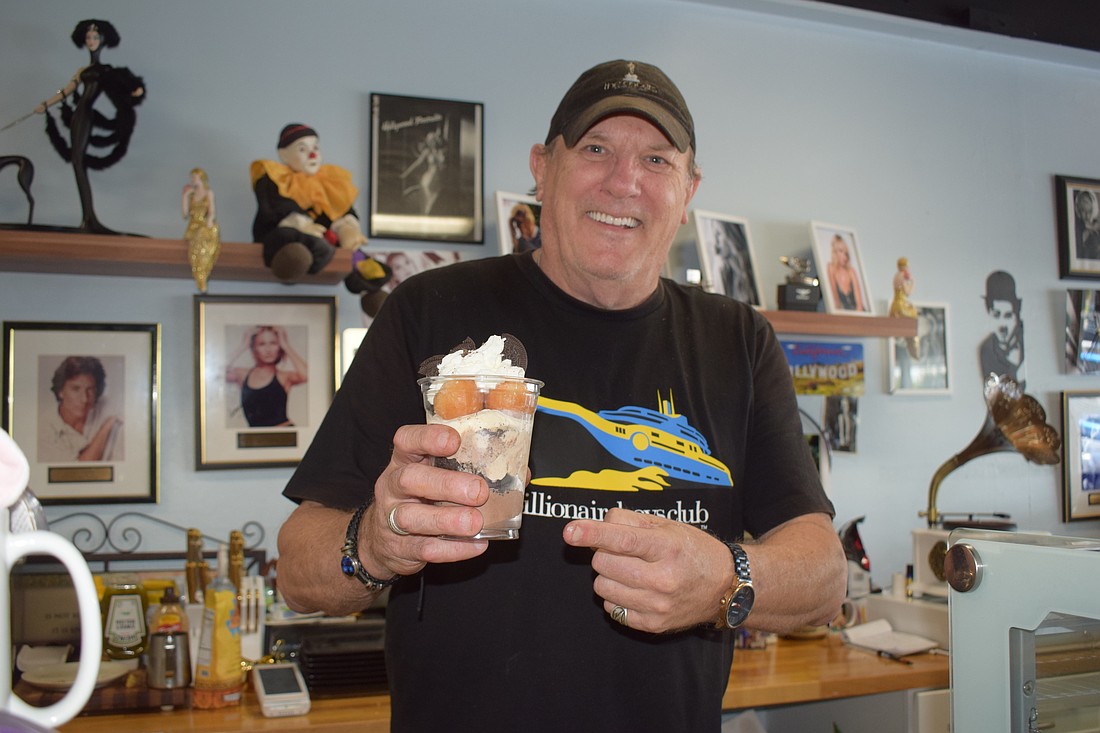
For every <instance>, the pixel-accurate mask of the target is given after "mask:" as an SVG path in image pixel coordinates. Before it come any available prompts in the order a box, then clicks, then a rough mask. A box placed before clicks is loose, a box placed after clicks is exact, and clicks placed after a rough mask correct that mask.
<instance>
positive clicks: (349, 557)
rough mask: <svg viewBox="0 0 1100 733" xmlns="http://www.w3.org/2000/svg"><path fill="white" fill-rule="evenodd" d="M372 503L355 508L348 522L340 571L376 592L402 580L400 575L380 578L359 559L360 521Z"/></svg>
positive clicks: (368, 502) (341, 552)
mask: <svg viewBox="0 0 1100 733" xmlns="http://www.w3.org/2000/svg"><path fill="white" fill-rule="evenodd" d="M370 505H371V502H370V501H367V502H366V503H364V504H362V505H361V506H360V507H359V508H358V509H356V510H355V514H352V515H351V521H350V522H348V532H347V535H346V536H345V538H344V547H343V548H342V549H341V550H340V554H341V555H342V557H341V558H340V571H341V572H342V573H343V574H344V575H346V576H348V577H349V578H355V579H356V580H358V581H359V582H360V583H362V584H363V585H365V586H366V587H367V590H369V591H372V592H376V591H380V590H382V589H383V588H388V587H389V586H391V585H393V584H394V583H396V582H397V581H398V580H400V578H401V576H400V575H395V576H393V577H392V578H390V579H389V580H379V579H378V578H376V577H374V576H373V575H371V574H370V573H368V572H367V569H366V568H364V567H363V563H362V562H360V561H359V523H360V522H361V521H362V519H363V512H365V511H367V507H369V506H370Z"/></svg>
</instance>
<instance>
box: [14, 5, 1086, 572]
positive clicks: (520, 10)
mask: <svg viewBox="0 0 1100 733" xmlns="http://www.w3.org/2000/svg"><path fill="white" fill-rule="evenodd" d="M728 2H730V3H731V4H738V3H734V2H733V0H728ZM738 5H740V4H738ZM768 5H769V3H766V2H755V3H746V4H745V5H744V6H745V7H752V8H756V9H759V8H760V7H764V8H766V7H767V6H768ZM776 5H777V6H778V7H780V8H781V9H782V10H783V11H784V12H783V14H781V15H770V14H768V13H762V12H755V10H744V9H740V8H736V7H717V6H714V5H704V4H695V3H689V2H681V1H673V0H640V1H639V0H561V1H560V2H557V3H553V4H546V3H539V4H534V3H530V4H523V3H517V2H514V1H512V2H504V1H502V0H469V1H468V2H464V3H454V2H448V1H444V0H410V1H408V2H404V3H380V2H366V3H364V2H358V1H353V0H341V1H336V0H329V1H327V2H324V3H317V4H314V5H312V6H309V7H308V8H307V7H306V6H304V5H302V4H301V3H291V2H288V1H287V0H267V1H266V2H260V1H259V0H238V1H237V2H232V3H225V2H216V1H214V0H197V1H195V2H190V3H150V2H137V1H136V0H101V1H100V2H99V3H98V4H97V5H96V7H95V9H94V10H89V9H86V5H85V4H84V3H77V2H73V1H72V0H67V1H62V0H39V2H36V3H11V4H9V5H8V6H7V7H6V8H5V13H4V20H3V23H2V25H0V38H2V39H3V43H2V44H0V68H4V69H5V70H6V73H5V74H4V75H3V77H2V78H0V99H2V100H4V101H3V115H2V117H3V118H4V119H3V120H0V122H6V121H7V119H9V118H15V117H17V116H19V115H20V114H22V113H23V112H24V111H28V110H29V109H31V108H32V107H33V106H34V105H35V104H37V103H38V101H39V100H41V99H43V98H44V97H45V96H47V95H49V94H50V93H51V92H53V90H55V89H57V88H58V87H59V86H61V85H63V84H64V83H65V82H66V81H67V80H68V79H69V77H70V76H71V75H72V74H73V73H74V71H75V70H76V69H77V68H78V67H79V66H80V65H82V64H84V63H86V58H87V57H86V53H85V52H84V51H80V50H77V49H75V48H74V47H73V46H72V44H71V43H70V41H69V39H68V36H69V33H70V32H71V30H72V27H73V26H74V25H75V23H76V22H77V21H78V20H80V19H82V18H84V17H87V16H88V15H89V14H94V16H95V17H102V18H105V19H107V20H110V21H111V22H112V23H114V24H115V25H116V27H117V28H118V29H119V32H120V34H121V36H122V43H121V45H120V47H119V48H117V49H108V50H106V51H104V54H103V58H102V60H103V61H104V62H105V63H112V64H116V65H125V66H130V67H131V68H132V69H133V70H134V71H135V72H136V73H138V74H141V75H143V76H144V77H145V80H146V83H147V87H148V99H147V101H146V102H145V104H144V105H142V106H141V107H140V108H139V109H138V125H137V129H136V132H135V135H134V140H133V143H132V145H131V149H130V152H129V154H128V155H127V157H126V158H125V159H123V160H122V162H121V163H119V164H118V165H117V166H115V167H114V168H111V169H109V170H107V171H104V172H101V173H94V174H93V189H94V192H95V196H96V209H97V212H98V213H99V215H100V218H101V219H102V220H103V221H104V222H105V223H106V224H107V225H108V226H112V227H114V228H120V229H124V230H126V231H131V232H139V233H143V234H148V235H151V236H159V237H178V236H180V235H181V234H182V232H183V221H182V220H181V218H180V214H179V211H178V206H179V191H180V189H181V186H182V185H183V184H184V183H185V181H186V177H187V173H188V171H189V170H190V169H191V168H192V167H194V166H202V167H204V168H205V169H206V170H207V172H208V173H209V175H210V179H211V182H212V185H213V187H214V189H215V191H216V192H217V195H218V204H219V206H218V211H219V218H220V220H221V223H222V232H223V238H224V239H226V240H230V241H248V240H249V239H251V236H250V225H251V218H252V215H253V213H254V211H255V204H254V200H253V198H252V193H251V190H250V188H249V184H248V178H247V170H248V164H249V162H250V161H251V160H253V159H255V158H261V157H271V156H272V155H273V153H274V141H275V138H276V136H277V133H278V130H279V129H280V128H281V127H282V126H283V125H284V124H286V123H288V122H291V121H302V122H306V123H308V124H311V125H313V126H314V127H316V128H317V129H318V131H319V132H320V134H321V140H322V146H323V149H324V152H325V154H326V156H327V159H328V160H329V162H334V163H339V164H341V165H344V166H345V167H348V168H350V169H351V170H352V171H353V172H354V175H355V179H356V182H357V183H358V185H359V187H360V189H361V194H360V200H359V204H358V208H359V210H360V213H364V212H365V211H366V210H367V208H368V207H367V199H366V194H367V185H366V178H367V175H368V154H369V141H368V134H369V133H368V130H369V123H370V115H369V94H370V92H386V93H396V94H406V95H412V96H426V97H442V98H451V99H460V100H468V101H480V102H484V103H485V143H486V145H485V190H486V194H487V201H491V197H492V192H493V191H494V190H497V189H504V190H511V191H522V190H526V188H527V187H528V185H529V182H530V176H529V174H528V171H527V152H528V150H529V148H530V145H531V143H533V142H536V141H540V140H541V139H542V138H543V137H544V135H545V131H546V127H547V124H548V121H549V118H550V115H551V113H552V112H553V108H554V105H555V104H556V102H557V100H558V98H559V97H560V95H561V94H562V92H563V91H564V90H565V88H566V87H567V86H568V85H569V84H570V83H571V82H572V80H573V79H574V78H575V77H576V75H577V74H578V73H579V72H580V71H582V70H583V69H585V68H587V67H588V66H590V65H592V64H593V63H596V62H599V61H602V60H606V59H609V58H617V57H636V58H641V59H644V60H648V61H651V62H654V63H656V64H658V65H660V66H661V67H663V68H664V69H665V70H666V71H667V72H668V73H669V74H670V75H671V76H672V77H673V78H674V79H676V80H677V82H678V84H679V85H680V87H681V89H682V91H683V92H684V95H685V96H686V98H687V99H688V101H689V103H690V105H691V107H692V111H693V113H694V115H695V119H696V124H697V128H698V143H699V156H700V162H701V164H702V166H703V169H704V183H703V185H702V187H701V189H700V191H699V194H698V196H697V197H696V200H695V205H696V206H697V207H698V208H700V209H707V210H712V211H719V212H726V213H730V214H735V215H740V216H745V217H748V219H749V222H750V227H751V230H752V234H753V238H754V240H755V244H756V248H757V257H758V260H759V266H760V269H761V270H762V287H763V289H764V292H765V294H766V297H767V298H768V299H769V300H770V299H771V298H773V297H774V285H775V284H776V283H777V282H779V281H781V280H782V276H783V273H782V270H783V268H782V266H781V265H780V264H779V263H778V261H777V257H778V256H779V255H781V254H793V253H797V252H800V251H806V250H807V249H808V246H809V240H808V231H809V224H808V223H809V221H810V220H811V219H820V220H825V221H831V222H836V223H842V224H847V225H850V226H852V227H854V228H855V229H856V230H857V232H858V233H859V235H860V238H861V240H862V248H863V255H864V257H865V261H866V268H867V273H868V277H869V279H870V283H871V290H872V294H873V295H874V296H875V300H876V307H878V308H884V307H885V303H886V300H887V298H888V297H889V296H890V292H889V291H890V282H891V278H892V276H893V272H894V263H895V261H896V259H897V258H898V257H899V256H903V255H904V256H907V257H908V258H909V260H910V263H911V268H912V271H913V273H914V276H915V278H916V280H917V285H916V292H915V293H914V298H915V299H917V300H924V301H941V302H946V303H948V304H949V306H950V309H951V310H950V315H951V320H950V323H949V327H950V338H951V343H952V346H953V353H952V355H951V356H952V362H951V367H952V370H953V371H952V377H953V379H954V384H955V390H954V393H953V394H952V395H951V396H950V397H926V398H911V397H901V396H890V395H887V394H886V393H885V386H884V381H885V376H884V374H885V368H886V364H885V352H884V347H883V345H882V344H881V342H880V341H878V340H874V339H868V340H865V341H864V347H865V356H866V367H867V378H868V383H867V395H866V396H865V397H864V398H863V399H862V401H861V403H860V410H859V413H860V430H859V452H858V453H857V454H854V455H851V454H839V455H837V456H835V459H834V465H833V470H832V496H833V499H834V501H835V503H836V506H837V510H838V523H839V522H841V521H844V520H846V519H849V518H852V517H854V516H858V515H862V514H865V515H866V516H867V519H866V520H865V521H864V523H863V524H862V525H861V532H862V535H863V539H864V542H865V545H866V546H867V549H868V552H869V553H870V555H871V558H872V563H873V566H872V569H873V574H874V579H875V581H876V582H877V583H880V584H888V583H889V574H890V572H892V571H895V570H900V569H902V568H903V567H904V565H905V563H906V562H907V561H908V556H909V531H910V530H911V529H913V528H915V527H919V526H921V523H922V521H923V520H921V519H919V518H918V516H917V512H918V510H920V509H922V508H923V507H924V506H925V502H926V493H927V488H928V482H929V479H930V478H931V475H932V473H933V472H934V471H935V470H936V468H937V467H938V466H939V465H940V463H942V462H943V461H944V460H946V459H947V458H948V457H949V456H951V455H953V454H954V453H955V452H957V451H959V450H960V449H961V448H962V447H963V446H964V445H966V444H967V443H968V442H969V441H970V439H971V438H972V437H973V436H974V434H975V433H976V432H977V431H978V428H979V426H980V425H981V423H982V420H983V418H984V411H985V408H984V403H983V400H982V398H981V391H980V390H981V388H980V379H979V375H978V365H977V346H978V343H979V342H980V340H981V339H982V338H983V336H984V335H985V333H987V332H988V326H987V324H986V322H985V312H984V307H983V306H982V302H981V298H980V296H981V294H982V292H983V289H984V281H985V277H986V275H987V274H988V273H989V272H990V271H992V270H994V269H1000V268H1004V269H1007V270H1009V271H1010V272H1011V273H1012V274H1013V275H1014V276H1015V277H1016V281H1017V284H1018V287H1019V290H1020V294H1021V296H1022V298H1023V318H1024V323H1025V325H1026V328H1027V335H1026V347H1027V378H1028V391H1029V392H1030V393H1031V394H1033V395H1034V396H1035V397H1036V398H1038V399H1039V401H1040V402H1041V403H1042V404H1043V405H1044V406H1045V407H1046V409H1047V412H1048V415H1049V421H1050V422H1051V423H1052V424H1055V425H1056V427H1058V428H1059V432H1060V431H1061V426H1060V418H1059V399H1060V398H1059V395H1060V392H1061V391H1062V390H1070V389H1095V388H1097V386H1098V382H1097V380H1096V379H1094V378H1084V377H1070V376H1066V375H1064V374H1063V373H1062V367H1061V353H1062V334H1063V301H1064V297H1065V296H1064V291H1065V289H1066V288H1067V287H1068V286H1070V285H1071V284H1070V283H1068V282H1065V281H1060V280H1059V278H1058V266H1057V254H1056V246H1055V229H1054V227H1055V223H1054V213H1053V193H1052V192H1053V186H1052V176H1053V175H1054V174H1056V173H1063V174H1071V175H1081V176H1088V177H1096V178H1100V147H1098V146H1096V145H1095V144H1094V141H1095V138H1096V134H1095V126H1096V120H1098V119H1100V109H1098V108H1100V63H1097V64H1096V65H1095V66H1093V67H1091V68H1089V67H1087V66H1081V65H1069V64H1062V63H1054V62H1050V61H1044V60H1036V59H1033V58H1026V57H1025V56H1023V55H1005V54H1001V53H995V52H990V51H984V50H975V49H973V48H964V47H962V46H959V45H952V44H948V43H939V42H933V41H928V40H912V39H909V38H905V37H900V36H899V35H896V34H884V33H880V32H875V31H868V30H859V29H853V28H845V27H842V26H838V25H835V24H831V23H821V22H817V21H816V20H802V19H799V18H797V17H796V18H790V17H786V16H787V15H789V14H790V13H791V8H792V7H794V8H797V7H798V6H797V5H796V4H793V3H789V2H777V3H776ZM815 17H816V16H815ZM1021 43H1022V42H1021ZM1022 47H1024V48H1028V49H1031V48H1033V47H1034V45H1033V44H1027V45H1026V46H1022ZM0 153H21V154H25V155H28V156H30V157H31V158H32V159H33V160H34V163H35V166H36V169H37V177H36V179H35V183H34V193H35V196H36V198H37V200H38V209H37V212H36V221H37V222H39V223H50V224H59V225H73V224H75V223H77V221H78V220H79V214H80V209H79V203H78V200H77V197H76V191H75V186H74V184H73V179H72V174H71V171H70V169H69V168H68V167H67V166H66V165H65V164H64V163H63V162H62V161H61V160H60V158H59V157H58V156H57V155H56V153H54V151H53V150H52V149H51V148H50V147H49V144H48V142H47V140H46V137H45V135H44V134H43V132H42V129H41V118H35V119H33V120H28V121H27V122H24V123H23V124H22V125H20V126H18V127H16V128H14V129H12V130H9V131H7V132H5V133H2V137H0ZM486 216H487V223H488V227H487V231H486V239H487V245H486V247H485V250H484V251H485V252H486V253H489V252H493V251H495V247H496V245H495V242H496V235H497V232H496V221H495V215H494V213H493V211H492V206H491V205H487V207H486ZM24 217H25V204H24V202H23V200H22V196H21V194H20V192H19V191H18V189H17V188H16V186H15V183H14V181H13V174H12V173H10V172H3V173H0V221H13V222H17V221H20V220H21V219H23V218H24ZM374 245H375V246H377V247H378V248H379V249H387V248H394V247H396V246H401V243H399V242H392V241H390V242H387V241H378V242H375V243H374ZM459 248H460V249H463V250H464V251H467V252H471V251H480V250H477V248H472V247H459ZM1073 286H1074V287H1082V286H1085V287H1087V283H1086V284H1082V283H1077V284H1074V285H1073ZM193 291H194V288H193V285H191V283H189V282H188V281H185V280H155V281H154V280H149V281H146V280H142V279H137V278H105V277H78V276H51V275H46V274H43V275H16V274H10V273H0V318H2V319H5V320H47V321H76V320H88V321H95V322H110V321H135V320H136V321H140V322H150V321H158V322H160V323H162V324H163V333H164V346H163V364H164V368H163V374H162V379H163V393H164V399H163V403H162V418H163V424H162V428H163V435H162V440H161V451H162V457H163V463H162V471H161V502H160V504H159V505H157V506H138V507H133V506H128V507H95V508H94V510H95V511H96V512H97V513H100V514H101V515H102V516H104V517H110V516H113V515H115V514H117V513H118V512H119V511H122V510H124V509H138V510H148V511H150V512H151V513H154V514H155V515H156V516H158V517H161V518H164V519H166V520H168V521H172V522H175V523H177V524H182V525H184V526H189V525H194V526H199V527H201V528H202V529H203V530H204V531H205V532H206V533H208V534H211V535H215V536H225V535H227V534H228V531H229V530H230V529H231V528H235V527H238V526H240V524H241V523H242V522H243V521H245V520H246V519H255V520H258V521H260V522H261V523H262V524H264V525H265V526H266V527H267V530H268V534H267V539H266V540H265V545H266V546H267V547H268V548H269V549H270V550H274V537H275V530H276V528H277V526H278V524H279V523H280V522H281V521H282V519H283V518H284V517H285V516H286V514H287V513H288V512H289V510H290V508H291V507H290V504H289V502H286V501H285V500H283V499H282V498H281V497H280V496H279V491H280V490H281V488H282V486H283V484H284V482H285V481H286V479H287V477H288V475H289V471H286V470H275V469H270V470H248V471H215V472H196V471H194V458H193V456H194V438H193V420H194V417H193V415H194V413H193V407H192V402H193V400H192V380H193V368H194V367H193V348H192V335H191V334H192V332H191V311H190V305H191V295H192V293H193ZM211 292H213V293H219V294H227V293H244V294H284V293H294V294H314V293H336V294H338V295H339V297H340V322H341V327H347V326H352V325H358V319H359V316H358V304H357V301H356V300H355V298H354V297H353V296H351V295H350V294H349V293H347V292H346V291H345V290H344V288H343V286H342V285H340V286H334V287H301V286H296V287H294V288H293V289H288V288H287V287H285V286H282V285H277V284H274V283H272V284H263V283H251V284H246V283H234V282H219V281H217V280H215V281H214V283H213V284H212V286H211ZM803 404H804V406H805V407H806V409H808V410H810V411H811V412H813V413H814V414H820V409H821V406H820V404H819V403H818V402H817V401H815V400H813V399H806V398H804V403H803ZM1060 487H1061V478H1060V470H1059V468H1057V467H1038V466H1033V465H1031V464H1027V463H1026V462H1025V461H1024V460H1023V459H1022V458H1021V457H1020V456H1018V455H1008V454H1002V455H997V456H992V457H988V458H983V459H981V460H979V461H976V462H974V463H971V464H969V465H967V466H965V467H964V468H962V469H960V470H959V471H957V472H956V473H954V474H953V475H952V476H951V477H950V478H948V479H947V481H946V482H945V484H944V487H943V490H942V492H941V498H940V502H939V505H940V508H941V509H943V510H952V509H958V510H967V511H991V510H997V511H1005V512H1009V513H1011V514H1012V515H1013V516H1014V518H1015V519H1016V521H1017V522H1018V523H1019V524H1020V526H1021V528H1026V529H1041V530H1050V531H1053V532H1056V533H1061V534H1079V535H1092V536H1097V535H1100V523H1097V522H1085V523H1075V524H1073V525H1066V524H1062V523H1061V522H1060V491H1061V488H1060ZM65 513H67V508H65V507H53V508H51V510H50V512H49V514H50V516H51V517H57V516H61V515H63V514H65ZM152 534H155V531H153V532H152Z"/></svg>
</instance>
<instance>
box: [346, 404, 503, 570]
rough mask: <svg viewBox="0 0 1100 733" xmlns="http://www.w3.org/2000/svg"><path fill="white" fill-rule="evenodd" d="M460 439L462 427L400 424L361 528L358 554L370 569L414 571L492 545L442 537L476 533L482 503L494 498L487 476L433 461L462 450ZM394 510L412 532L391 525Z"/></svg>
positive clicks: (399, 523) (398, 522) (397, 520)
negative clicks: (462, 470)
mask: <svg viewBox="0 0 1100 733" xmlns="http://www.w3.org/2000/svg"><path fill="white" fill-rule="evenodd" d="M459 443H460V438H459V435H458V433H457V432H455V430H454V429H452V428H449V427H447V426H445V425H406V426H404V427H402V428H399V429H398V431H397V433H396V434H395V435H394V438H393V454H392V456H391V458H390V463H389V465H388V466H386V469H385V470H384V471H383V472H382V474H381V475H380V476H379V477H378V481H377V482H376V483H375V488H374V503H373V504H371V506H370V508H369V509H368V510H367V512H366V514H365V515H364V518H363V524H362V527H361V529H360V537H359V557H360V560H361V562H362V563H363V564H364V566H365V567H366V568H367V572H369V573H370V574H371V575H374V576H375V577H379V578H385V577H390V576H391V575H392V574H394V573H397V574H399V575H412V574H413V573H416V572H418V571H420V570H421V569H422V568H423V567H424V566H425V565H426V564H427V563H430V562H431V563H440V562H460V561H462V560H469V559H470V558H473V557H477V556H478V555H480V554H482V553H483V552H485V550H486V549H487V548H488V546H489V543H488V541H487V540H471V541H469V542H464V541H455V540H446V539H442V538H441V535H445V536H452V537H455V536H458V537H472V536H473V535H475V534H477V533H478V532H479V531H480V530H481V527H482V524H483V519H482V516H481V512H480V511H479V510H478V508H477V507H479V506H481V505H482V504H484V503H485V502H486V501H487V500H488V498H489V487H488V485H487V484H486V483H485V481H484V479H482V478H480V477H478V476H475V475H473V474H469V473H463V472H461V471H452V470H450V469H446V468H436V467H434V466H432V465H431V458H432V457H436V456H437V457H441V458H443V457H447V456H452V455H454V454H455V453H456V452H458V448H459ZM440 502H446V503H447V504H453V505H454V506H440ZM391 511H392V512H393V521H394V523H395V524H396V525H397V527H398V528H399V529H401V530H403V531H405V532H407V533H408V534H407V535H400V534H397V533H396V532H394V531H393V530H392V529H391V528H390V526H389V516H390V512H391Z"/></svg>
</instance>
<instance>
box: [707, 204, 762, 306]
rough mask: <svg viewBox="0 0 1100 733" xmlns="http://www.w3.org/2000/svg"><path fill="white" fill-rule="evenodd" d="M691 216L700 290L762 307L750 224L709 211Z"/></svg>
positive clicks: (736, 217)
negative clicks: (697, 251) (701, 274)
mask: <svg viewBox="0 0 1100 733" xmlns="http://www.w3.org/2000/svg"><path fill="white" fill-rule="evenodd" d="M692 216H693V217H694V219H695V232H696V237H697V239H696V242H697V243H698V247H699V262H700V263H701V264H702V266H703V287H704V288H705V289H706V290H707V291H709V292H712V293H721V294H722V295H726V296H728V297H730V298H733V299H734V300H740V301H742V302H744V303H748V304H749V305H752V306H761V305H763V301H762V300H761V299H760V288H759V287H758V285H757V281H756V272H757V270H756V256H755V255H754V253H753V248H752V237H751V236H749V222H748V221H747V220H746V219H743V218H741V217H738V216H727V215H726V214H716V213H714V212H711V211H694V212H692Z"/></svg>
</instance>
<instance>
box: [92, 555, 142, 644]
mask: <svg viewBox="0 0 1100 733" xmlns="http://www.w3.org/2000/svg"><path fill="white" fill-rule="evenodd" d="M102 611H103V653H104V655H105V656H106V657H107V658H108V659H137V658H138V657H140V656H141V654H142V652H144V651H145V645H146V642H147V638H146V628H145V612H146V605H145V590H144V589H143V588H142V587H141V581H140V580H138V577H137V575H135V574H133V573H111V574H110V575H108V576H107V578H106V583H105V586H104V589H103V601H102Z"/></svg>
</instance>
